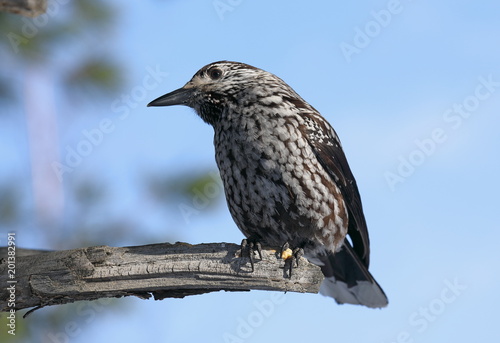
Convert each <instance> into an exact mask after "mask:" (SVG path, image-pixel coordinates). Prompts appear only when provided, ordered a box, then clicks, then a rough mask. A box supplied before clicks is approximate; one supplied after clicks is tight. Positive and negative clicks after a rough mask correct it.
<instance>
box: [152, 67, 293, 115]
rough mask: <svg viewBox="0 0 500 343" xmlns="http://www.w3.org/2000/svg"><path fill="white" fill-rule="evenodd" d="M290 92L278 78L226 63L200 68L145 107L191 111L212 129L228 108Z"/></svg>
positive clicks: (259, 70) (253, 69)
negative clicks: (164, 107)
mask: <svg viewBox="0 0 500 343" xmlns="http://www.w3.org/2000/svg"><path fill="white" fill-rule="evenodd" d="M283 92H285V93H289V92H292V93H293V94H295V92H294V91H293V90H291V88H290V87H289V86H288V85H287V84H286V83H285V82H283V81H282V80H281V79H280V78H278V77H277V76H275V75H273V74H271V73H268V72H266V71H264V70H262V69H258V68H255V67H252V66H250V65H248V64H244V63H239V62H230V61H219V62H214V63H210V64H208V65H206V66H204V67H203V68H201V69H200V70H199V71H198V72H196V74H195V75H194V76H193V78H192V79H191V80H190V81H189V82H188V83H186V84H185V85H184V86H183V87H182V88H179V89H177V90H175V91H173V92H170V93H168V94H165V95H163V96H161V97H159V98H157V99H155V100H153V101H151V102H150V103H149V104H148V106H172V105H184V106H189V107H191V108H193V109H194V110H195V111H196V112H197V113H198V115H199V116H200V117H201V118H202V119H203V120H204V121H205V122H207V123H209V124H211V125H214V124H215V123H216V122H217V121H218V120H219V119H220V118H221V116H222V114H223V111H224V110H225V109H227V108H228V107H229V106H232V105H233V106H234V107H235V108H236V107H238V106H245V105H248V104H251V103H252V102H256V101H258V100H259V99H263V98H269V97H273V96H274V97H275V98H276V99H277V97H276V96H277V95H278V97H279V95H282V93H283Z"/></svg>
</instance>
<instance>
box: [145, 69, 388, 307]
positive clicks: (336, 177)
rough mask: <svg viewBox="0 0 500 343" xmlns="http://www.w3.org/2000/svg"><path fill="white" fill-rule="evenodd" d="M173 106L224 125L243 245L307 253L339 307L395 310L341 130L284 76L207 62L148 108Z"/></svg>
mask: <svg viewBox="0 0 500 343" xmlns="http://www.w3.org/2000/svg"><path fill="white" fill-rule="evenodd" d="M173 105H184V106H188V107H190V108H192V109H194V110H195V112H196V113H197V114H198V115H199V117H201V119H202V120H203V121H204V122H206V123H207V124H209V125H211V126H212V127H213V129H214V141H213V142H214V146H215V159H216V162H217V166H218V168H219V172H220V176H221V179H222V182H223V186H224V193H225V196H226V201H227V205H228V208H229V211H230V213H231V215H232V218H233V220H234V221H235V223H236V225H237V226H238V228H239V229H240V231H241V232H242V233H243V234H244V236H245V237H246V238H245V239H244V240H243V242H242V248H243V246H244V245H247V244H248V246H250V247H251V248H252V249H254V250H255V249H256V250H258V252H259V254H260V246H261V245H265V246H269V247H281V249H282V250H281V251H286V250H288V248H290V250H292V254H293V256H294V257H295V258H296V260H297V263H298V257H300V255H301V254H303V256H304V257H305V258H306V259H307V260H308V261H309V262H311V263H313V264H316V265H318V266H320V268H321V271H322V272H323V274H324V279H323V281H322V284H321V286H320V293H321V294H323V295H325V296H329V297H332V298H334V299H335V300H336V302H337V303H338V304H344V303H347V304H358V305H364V306H366V307H369V308H382V307H385V306H387V304H388V299H387V296H386V295H385V293H384V291H383V290H382V288H381V287H380V285H379V284H378V283H377V281H375V279H374V278H373V276H372V275H371V273H370V272H369V271H368V267H369V263H370V242H369V236H368V229H367V224H366V220H365V217H364V213H363V207H362V203H361V197H360V193H359V191H358V187H357V184H356V180H355V178H354V176H353V174H352V172H351V169H350V167H349V165H348V163H347V159H346V156H345V154H344V151H343V148H342V145H341V142H340V140H339V138H338V136H337V133H336V132H335V130H334V129H333V127H332V126H331V125H330V124H329V122H328V121H327V120H326V119H325V118H324V117H323V116H322V115H321V114H320V113H319V112H318V111H317V110H316V109H315V108H314V107H312V106H311V105H310V104H309V103H307V102H306V101H305V100H304V99H303V98H302V97H300V96H299V95H298V94H297V93H296V92H295V91H294V90H293V89H292V88H291V87H290V86H289V85H288V84H287V83H285V82H284V81H283V80H282V79H280V78H279V77H277V76H276V75H274V74H272V73H270V72H267V71H264V70H262V69H259V68H256V67H254V66H251V65H248V64H245V63H241V62H233V61H218V62H214V63H210V64H208V65H206V66H204V67H203V68H201V69H200V70H199V71H197V72H196V74H195V75H194V76H193V77H192V78H191V80H190V81H188V82H187V83H186V84H185V85H184V86H183V87H181V88H179V89H177V90H174V91H172V92H170V93H167V94H165V95H163V96H160V97H158V98H157V99H155V100H153V101H151V102H150V103H149V104H148V107H149V106H173ZM253 253H254V252H253V251H252V252H251V254H250V255H251V256H253ZM290 266H291V265H290ZM252 267H253V260H252ZM290 272H291V270H290ZM290 276H291V275H290Z"/></svg>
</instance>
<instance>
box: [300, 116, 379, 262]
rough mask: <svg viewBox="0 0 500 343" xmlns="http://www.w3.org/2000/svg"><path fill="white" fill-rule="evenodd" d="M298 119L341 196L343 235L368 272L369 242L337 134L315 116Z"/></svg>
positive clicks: (352, 180) (356, 194)
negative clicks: (344, 217)
mask: <svg viewBox="0 0 500 343" xmlns="http://www.w3.org/2000/svg"><path fill="white" fill-rule="evenodd" d="M301 115H302V117H303V118H304V119H305V121H306V123H308V124H307V125H305V127H304V128H303V130H304V131H305V132H304V133H305V136H306V137H307V140H308V142H309V145H310V146H311V148H312V150H313V151H314V153H315V155H316V158H317V159H318V160H319V162H320V163H321V165H322V166H323V168H325V170H326V171H327V172H328V174H329V175H330V176H331V177H332V178H333V180H334V181H335V182H336V184H337V186H338V187H339V189H340V192H341V193H342V196H343V198H344V201H345V204H346V206H347V210H348V215H349V226H348V232H347V234H348V235H349V236H350V238H351V241H352V246H353V249H354V251H355V253H356V254H357V255H358V257H359V258H360V259H361V261H362V262H363V263H364V264H365V266H366V267H367V268H368V265H369V263H370V261H369V259H370V241H369V237H368V229H367V226H366V221H365V216H364V214H363V207H362V205H361V197H360V195H359V191H358V186H357V185H356V180H355V179H354V176H353V175H352V172H351V169H350V168H349V164H348V163H347V159H346V157H345V154H344V151H343V150H342V146H341V144H340V140H339V138H338V136H337V133H336V132H335V130H334V129H333V128H332V127H331V125H330V124H329V123H328V122H327V121H326V120H325V119H323V117H321V116H320V115H319V114H318V113H314V112H310V113H304V112H303V113H301Z"/></svg>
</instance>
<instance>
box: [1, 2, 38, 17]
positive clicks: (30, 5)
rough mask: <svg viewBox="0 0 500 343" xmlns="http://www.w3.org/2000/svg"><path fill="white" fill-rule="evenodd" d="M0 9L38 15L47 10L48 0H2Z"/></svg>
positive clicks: (28, 15)
mask: <svg viewBox="0 0 500 343" xmlns="http://www.w3.org/2000/svg"><path fill="white" fill-rule="evenodd" d="M0 11H2V12H10V13H15V14H20V15H23V16H25V17H36V16H38V15H40V14H43V13H45V11H47V0H0Z"/></svg>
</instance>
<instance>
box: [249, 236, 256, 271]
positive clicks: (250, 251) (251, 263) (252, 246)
mask: <svg viewBox="0 0 500 343" xmlns="http://www.w3.org/2000/svg"><path fill="white" fill-rule="evenodd" d="M254 248H255V244H254V242H250V249H249V250H248V257H249V258H250V265H251V266H252V273H253V271H254V267H253V250H254Z"/></svg>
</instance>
